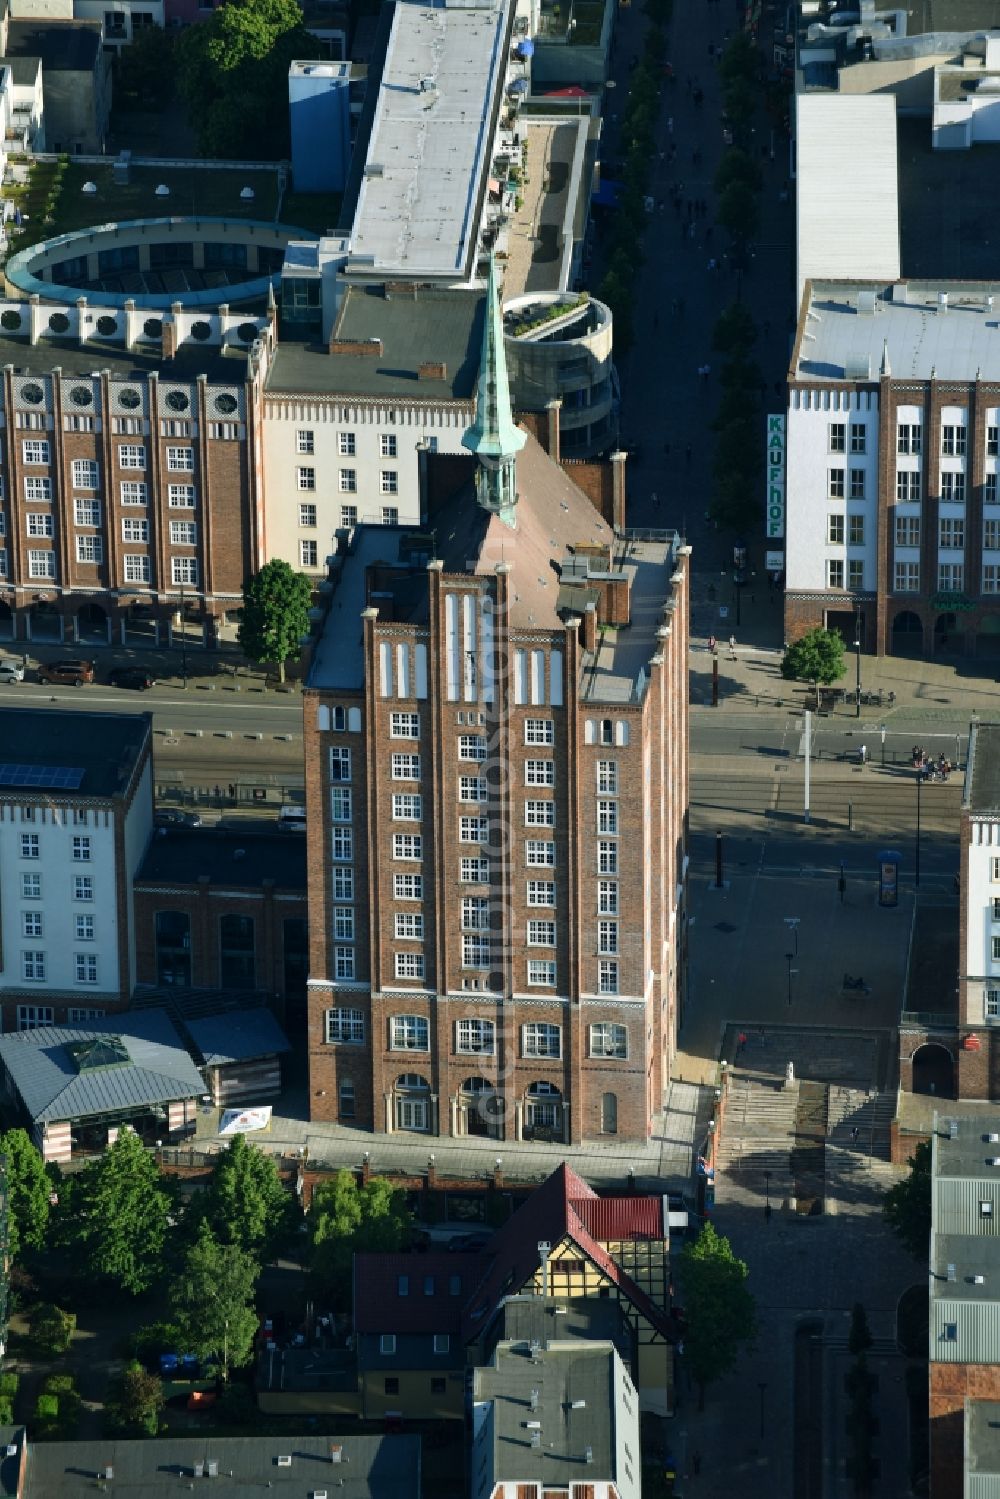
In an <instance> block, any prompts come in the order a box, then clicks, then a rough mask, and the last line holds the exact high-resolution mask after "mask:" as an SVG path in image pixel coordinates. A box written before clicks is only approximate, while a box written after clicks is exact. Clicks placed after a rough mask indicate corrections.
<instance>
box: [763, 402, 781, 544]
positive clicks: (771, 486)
mask: <svg viewBox="0 0 1000 1499" xmlns="http://www.w3.org/2000/svg"><path fill="white" fill-rule="evenodd" d="M784 534H785V418H784V415H783V414H782V415H780V416H777V415H776V416H769V417H768V419H767V538H768V540H769V541H778V540H780V539H781V538H782V537H783V536H784Z"/></svg>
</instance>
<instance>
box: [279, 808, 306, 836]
mask: <svg viewBox="0 0 1000 1499" xmlns="http://www.w3.org/2000/svg"><path fill="white" fill-rule="evenodd" d="M278 826H279V827H280V828H284V829H285V831H286V832H288V833H304V832H305V830H306V809H305V807H303V806H301V805H296V806H292V805H291V804H289V805H288V806H286V807H282V808H281V810H280V811H279V813H278Z"/></svg>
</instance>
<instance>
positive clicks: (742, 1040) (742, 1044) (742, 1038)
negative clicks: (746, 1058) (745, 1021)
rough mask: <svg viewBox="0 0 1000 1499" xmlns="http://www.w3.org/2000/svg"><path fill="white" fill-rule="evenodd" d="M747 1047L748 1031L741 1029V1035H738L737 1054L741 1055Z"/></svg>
mask: <svg viewBox="0 0 1000 1499" xmlns="http://www.w3.org/2000/svg"><path fill="white" fill-rule="evenodd" d="M746 1047H747V1033H746V1031H740V1033H739V1035H738V1036H737V1037H736V1055H737V1056H739V1055H740V1053H741V1052H744V1051H746Z"/></svg>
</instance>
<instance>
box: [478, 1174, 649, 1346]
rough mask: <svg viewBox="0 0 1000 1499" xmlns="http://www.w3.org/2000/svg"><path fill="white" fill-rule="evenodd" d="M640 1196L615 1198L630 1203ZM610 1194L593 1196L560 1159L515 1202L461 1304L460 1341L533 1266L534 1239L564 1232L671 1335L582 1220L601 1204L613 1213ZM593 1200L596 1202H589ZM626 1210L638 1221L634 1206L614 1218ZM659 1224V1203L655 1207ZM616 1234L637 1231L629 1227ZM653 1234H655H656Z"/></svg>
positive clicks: (596, 1214) (597, 1212)
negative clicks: (482, 1270)
mask: <svg viewBox="0 0 1000 1499" xmlns="http://www.w3.org/2000/svg"><path fill="white" fill-rule="evenodd" d="M641 1200H642V1199H639V1198H624V1199H617V1201H623V1202H625V1203H628V1204H632V1203H635V1202H638V1201H641ZM615 1201H616V1200H615V1199H610V1198H599V1197H598V1195H597V1193H596V1192H595V1191H593V1189H592V1188H590V1187H588V1186H587V1183H586V1182H585V1181H584V1180H583V1179H582V1178H581V1177H579V1176H577V1174H576V1172H575V1171H573V1170H572V1169H571V1167H569V1166H567V1165H565V1164H563V1165H562V1166H559V1167H557V1168H556V1170H555V1171H554V1172H553V1173H552V1175H551V1176H550V1177H549V1179H548V1181H545V1182H543V1183H542V1185H541V1186H540V1187H539V1188H538V1191H537V1192H534V1193H533V1194H532V1195H531V1197H529V1198H528V1200H527V1202H525V1203H523V1204H522V1206H521V1207H519V1208H518V1210H517V1212H516V1213H515V1214H514V1215H513V1217H512V1218H509V1219H508V1220H507V1222H506V1223H505V1224H504V1226H503V1227H502V1228H501V1229H499V1230H498V1231H497V1232H496V1233H495V1234H494V1235H493V1240H492V1242H491V1244H490V1253H491V1256H492V1260H491V1263H490V1266H489V1270H488V1271H487V1273H486V1275H485V1276H484V1277H483V1279H482V1281H481V1283H480V1284H479V1288H478V1290H476V1291H475V1292H474V1293H473V1295H472V1296H471V1297H470V1299H469V1300H468V1301H467V1302H466V1304H465V1310H464V1313H463V1316H462V1338H463V1340H464V1341H465V1342H470V1341H471V1339H473V1338H474V1337H476V1336H478V1334H479V1333H480V1332H482V1330H483V1328H484V1327H486V1326H487V1325H488V1323H489V1321H490V1319H491V1318H492V1316H493V1313H494V1312H495V1310H496V1308H497V1305H498V1304H499V1302H500V1300H501V1298H502V1297H503V1296H505V1295H507V1294H508V1293H509V1294H513V1293H514V1292H516V1291H520V1290H521V1289H522V1287H523V1286H524V1285H525V1284H526V1283H527V1282H528V1281H529V1280H530V1279H531V1278H532V1276H533V1275H534V1273H535V1271H536V1270H537V1268H538V1245H539V1242H540V1241H541V1240H543V1239H545V1240H548V1242H549V1243H550V1244H552V1245H555V1244H558V1243H559V1242H560V1241H561V1240H562V1239H564V1238H565V1237H566V1236H567V1234H568V1235H569V1236H570V1237H571V1238H572V1240H573V1242H574V1243H575V1244H576V1246H577V1248H578V1249H579V1250H580V1251H581V1253H583V1254H585V1255H586V1256H587V1258H588V1259H590V1260H591V1261H592V1262H593V1263H594V1264H595V1265H596V1266H597V1267H598V1269H599V1270H601V1271H603V1273H604V1274H605V1275H606V1276H607V1277H608V1279H609V1280H610V1281H611V1282H612V1284H613V1285H615V1286H617V1287H618V1289H619V1290H620V1291H621V1293H622V1295H623V1296H624V1297H625V1298H626V1299H627V1300H628V1301H630V1302H631V1303H632V1305H633V1306H634V1307H635V1309H636V1310H637V1311H638V1312H640V1313H641V1314H642V1316H644V1317H645V1318H646V1320H647V1321H648V1322H649V1323H650V1324H651V1325H652V1326H653V1327H655V1328H656V1330H657V1331H658V1332H660V1333H662V1334H663V1336H664V1337H669V1338H673V1336H674V1330H673V1324H672V1322H671V1320H670V1318H669V1316H668V1315H667V1313H666V1312H664V1311H663V1310H662V1309H661V1308H660V1307H658V1306H657V1305H656V1304H655V1303H654V1302H653V1301H651V1300H650V1298H649V1297H648V1296H647V1295H646V1294H645V1292H644V1291H642V1290H640V1288H639V1287H638V1286H637V1285H636V1284H635V1282H634V1281H633V1280H632V1278H631V1277H630V1276H628V1275H626V1274H625V1272H624V1270H622V1269H621V1267H620V1266H619V1265H617V1264H616V1263H615V1261H614V1260H613V1259H612V1258H611V1256H610V1255H609V1254H608V1253H607V1252H606V1250H604V1249H603V1248H602V1247H601V1245H600V1244H599V1243H598V1241H597V1239H596V1238H595V1237H594V1235H593V1233H591V1231H590V1229H589V1228H588V1226H587V1220H588V1219H592V1220H593V1221H595V1222H596V1221H597V1220H598V1219H599V1218H600V1216H601V1214H602V1213H603V1212H604V1206H603V1205H605V1204H606V1205H607V1206H608V1208H609V1212H608V1213H607V1219H608V1221H609V1222H610V1221H612V1219H613V1218H615V1214H614V1213H613V1212H612V1211H610V1209H612V1208H613V1206H614V1203H615ZM595 1204H597V1205H599V1206H595ZM628 1213H631V1215H632V1218H633V1221H635V1222H639V1221H641V1215H640V1213H639V1210H638V1209H635V1210H632V1209H619V1210H618V1215H617V1218H616V1219H615V1221H618V1222H621V1221H622V1220H623V1219H625V1218H626V1216H627V1215H628ZM660 1221H661V1225H662V1208H661V1209H660ZM620 1237H640V1235H639V1234H638V1233H636V1232H635V1231H633V1233H632V1234H630V1235H624V1234H622V1235H620ZM657 1237H659V1235H657Z"/></svg>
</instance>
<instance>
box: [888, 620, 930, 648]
mask: <svg viewBox="0 0 1000 1499" xmlns="http://www.w3.org/2000/svg"><path fill="white" fill-rule="evenodd" d="M923 653H924V627H923V625H922V623H921V621H920V615H919V614H915V613H914V612H913V610H912V609H903V610H902V611H901V612H900V613H899V614H897V615H896V617H895V619H894V620H893V622H892V654H893V655H894V656H922V655H923Z"/></svg>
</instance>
